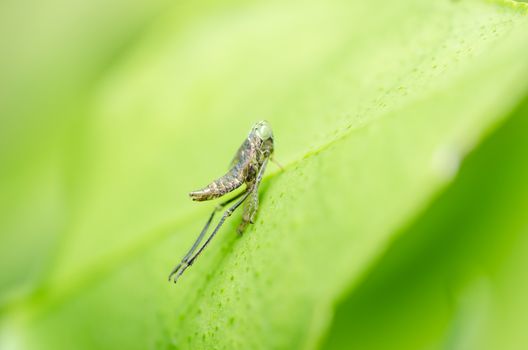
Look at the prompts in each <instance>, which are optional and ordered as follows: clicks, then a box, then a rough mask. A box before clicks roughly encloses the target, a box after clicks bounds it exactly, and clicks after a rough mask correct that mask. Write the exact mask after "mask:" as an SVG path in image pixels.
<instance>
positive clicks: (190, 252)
mask: <svg viewBox="0 0 528 350" xmlns="http://www.w3.org/2000/svg"><path fill="white" fill-rule="evenodd" d="M246 191H247V190H246ZM246 191H244V192H240V193H239V194H237V195H236V196H234V197H233V198H230V199H228V200H227V201H225V202H223V203H220V204H218V205H217V206H216V207H215V208H214V210H213V212H212V213H211V215H210V216H209V219H208V220H207V222H206V223H205V226H204V227H203V229H202V232H200V234H199V235H198V238H196V241H195V242H194V243H193V245H192V247H191V249H189V251H188V252H187V254H185V256H184V257H183V259H182V260H181V262H180V263H179V264H178V265H176V266H175V267H174V269H172V271H171V273H170V274H169V281H170V280H171V277H172V276H173V275H174V274H175V273H176V272H178V270H179V269H180V268H181V267H182V266H183V265H185V264H187V263H188V262H189V258H190V257H191V255H192V254H193V253H194V251H195V250H196V248H197V247H198V245H199V244H200V242H201V241H202V239H203V238H204V236H205V233H206V232H207V229H208V228H209V225H211V222H212V221H213V218H214V216H215V214H216V213H217V212H218V211H220V210H222V208H224V207H225V206H226V205H228V204H229V203H231V202H233V201H235V200H237V199H238V198H240V197H241V196H242V195H244V194H245V193H246Z"/></svg>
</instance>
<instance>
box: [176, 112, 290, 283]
mask: <svg viewBox="0 0 528 350" xmlns="http://www.w3.org/2000/svg"><path fill="white" fill-rule="evenodd" d="M273 147H274V146H273V132H272V130H271V126H270V125H269V123H268V122H267V121H260V122H258V123H256V124H255V126H253V128H252V129H251V131H250V132H249V135H248V137H247V138H246V139H245V140H244V142H243V143H242V145H241V146H240V147H239V149H238V151H237V152H236V154H235V157H234V158H233V160H232V161H231V167H230V169H229V171H228V172H227V173H226V174H225V175H224V176H222V177H220V178H218V179H216V180H214V181H213V182H211V183H210V184H209V185H207V186H206V187H204V188H202V189H200V190H197V191H193V192H191V193H189V196H190V197H191V198H192V199H193V200H194V201H207V200H211V199H215V198H219V197H222V196H224V195H225V194H227V193H230V192H233V191H234V190H236V189H237V188H239V187H240V186H242V185H245V189H244V190H243V191H242V192H240V193H239V194H237V195H236V196H234V197H233V198H230V199H228V200H227V201H225V202H223V203H221V204H219V205H217V206H216V207H215V209H214V210H213V212H212V213H211V215H210V216H209V219H208V220H207V222H206V223H205V226H204V227H203V229H202V231H201V232H200V234H199V235H198V237H197V238H196V241H195V242H194V243H193V245H192V246H191V248H190V249H189V251H188V252H187V254H185V256H184V257H183V259H182V260H181V262H180V263H179V264H178V265H176V267H174V269H173V270H172V271H171V273H170V274H169V281H171V280H173V281H174V283H176V281H177V280H178V278H179V277H180V276H181V275H182V274H183V273H184V272H185V270H186V269H187V268H188V267H189V266H191V265H192V264H193V263H194V261H195V260H196V258H197V257H198V256H199V255H200V254H201V253H202V251H203V250H204V249H205V247H207V245H208V244H209V242H210V241H211V240H212V239H213V237H214V236H215V235H216V233H217V232H218V230H219V229H220V227H222V225H223V223H224V222H225V220H226V219H227V218H228V217H229V216H231V214H233V212H234V211H235V210H236V209H237V208H238V207H239V206H240V205H241V204H242V203H244V202H245V204H244V213H243V214H242V222H241V223H240V224H239V226H238V228H237V232H238V233H239V234H242V233H243V232H244V230H245V229H246V227H247V225H248V224H253V223H254V219H255V216H256V213H257V210H258V205H259V199H258V189H259V185H260V182H261V181H262V177H263V175H264V171H265V170H266V165H267V164H268V161H269V160H271V161H273V159H272V156H273V150H274V149H273ZM276 164H277V165H278V166H279V167H280V168H281V169H282V166H280V164H278V163H276ZM233 202H235V203H234V204H233V205H232V206H231V207H229V208H228V209H227V210H226V211H225V212H224V214H223V215H222V217H221V218H220V220H219V221H218V223H217V224H216V226H215V228H214V230H213V232H212V233H211V234H210V235H209V237H207V239H206V240H205V242H204V243H203V244H202V245H201V246H200V244H201V243H202V241H203V239H204V237H205V235H206V233H207V231H208V229H209V226H210V225H211V222H212V221H213V218H214V216H215V214H216V213H217V212H219V211H221V210H223V209H224V208H225V207H226V206H228V205H229V204H231V203H233ZM198 247H199V248H198Z"/></svg>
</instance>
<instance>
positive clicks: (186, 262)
mask: <svg viewBox="0 0 528 350" xmlns="http://www.w3.org/2000/svg"><path fill="white" fill-rule="evenodd" d="M251 190H252V188H251V189H248V190H247V191H246V192H242V196H241V197H242V198H240V200H239V201H238V202H236V203H235V204H234V205H233V206H232V207H230V208H229V209H227V210H226V211H225V212H224V215H222V217H221V218H220V221H218V224H216V227H215V228H214V230H213V232H212V233H211V235H209V237H208V238H207V240H206V241H205V243H204V244H203V245H202V246H201V247H200V249H199V250H198V252H196V254H194V255H193V257H192V258H190V259H186V260H183V261H182V262H181V263H180V265H179V266H178V267H177V268H176V269H175V271H174V273H175V274H176V277H174V283H176V281H177V280H178V278H179V277H180V276H181V275H182V274H183V273H184V272H185V270H186V269H187V268H188V267H189V266H191V265H192V264H193V263H194V260H196V258H197V257H198V255H200V253H201V252H202V251H203V250H204V249H205V247H207V245H208V244H209V242H210V241H211V240H212V239H213V237H214V236H215V235H216V233H217V232H218V230H219V229H220V227H222V225H223V224H224V221H225V220H226V219H227V218H228V217H229V216H231V214H233V212H234V211H235V210H236V209H237V208H238V207H239V206H240V204H242V203H243V202H244V201H245V200H246V198H247V197H248V196H249V195H250V194H251ZM174 273H173V274H174ZM171 276H172V274H171Z"/></svg>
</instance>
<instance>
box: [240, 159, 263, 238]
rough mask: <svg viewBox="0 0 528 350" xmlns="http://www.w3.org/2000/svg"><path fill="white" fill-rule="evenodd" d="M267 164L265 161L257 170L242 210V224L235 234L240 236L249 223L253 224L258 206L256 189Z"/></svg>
mask: <svg viewBox="0 0 528 350" xmlns="http://www.w3.org/2000/svg"><path fill="white" fill-rule="evenodd" d="M267 164H268V160H267V159H266V160H265V161H264V162H263V163H262V165H261V167H260V169H259V172H258V175H257V179H256V181H255V184H254V185H253V186H252V189H251V198H249V202H248V203H246V208H244V215H243V216H242V222H241V223H240V225H238V228H237V232H238V233H239V234H242V233H243V232H244V230H245V229H246V227H247V225H248V224H249V223H252V224H253V223H254V220H255V215H256V214H257V210H258V205H259V197H258V189H259V186H260V182H261V181H262V177H263V176H264V171H266V165H267Z"/></svg>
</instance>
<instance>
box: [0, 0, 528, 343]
mask: <svg viewBox="0 0 528 350" xmlns="http://www.w3.org/2000/svg"><path fill="white" fill-rule="evenodd" d="M155 6H159V8H164V7H163V6H162V5H155ZM193 6H194V5H192V6H191V5H189V9H187V12H185V13H188V16H187V17H186V16H183V15H181V11H182V9H181V6H180V5H174V7H173V8H170V9H166V10H165V11H164V14H163V15H162V16H161V17H160V18H156V21H155V22H154V24H153V25H152V26H151V27H149V29H148V30H147V31H146V32H145V33H143V34H142V35H140V36H138V38H136V40H134V41H132V43H131V44H129V47H128V48H127V49H126V50H125V51H124V52H122V53H121V55H120V56H119V57H118V58H117V59H116V60H114V61H110V59H109V58H107V59H106V60H103V61H104V63H102V64H101V69H100V71H99V70H90V69H88V68H87V67H86V64H85V61H84V59H80V58H77V59H76V60H73V63H72V64H76V66H75V67H77V68H78V73H79V76H82V73H83V72H85V71H88V72H90V73H91V75H92V76H98V79H94V81H92V82H91V83H86V84H80V83H79V85H78V86H76V87H75V89H74V91H75V93H76V94H78V95H76V96H79V97H77V98H76V99H74V100H73V101H68V103H63V104H62V106H63V110H62V113H64V114H63V115H64V116H70V117H72V118H73V117H75V120H74V121H73V122H63V124H64V125H63V126H62V128H61V130H59V131H57V133H58V134H59V137H58V140H56V138H53V140H52V139H51V138H50V139H49V140H48V147H46V148H43V149H41V148H39V147H37V146H36V145H37V143H35V144H33V143H31V142H30V141H28V144H29V145H30V146H31V147H30V146H28V149H29V151H27V153H28V154H30V155H31V158H30V159H41V163H40V164H41V165H42V167H38V166H37V165H27V167H26V168H24V169H25V170H24V171H20V172H19V170H18V168H16V167H14V166H13V168H12V169H11V174H12V175H11V177H12V178H19V177H18V176H17V175H19V174H20V173H22V174H28V173H29V174H32V176H31V177H28V179H26V178H24V177H20V180H19V182H17V183H15V187H14V188H15V189H14V190H13V193H16V189H18V190H21V189H27V188H29V189H27V192H26V193H27V195H26V197H27V198H28V201H29V202H30V203H35V207H36V208H44V209H45V210H44V209H39V210H37V212H36V213H35V214H32V211H31V210H29V208H30V207H29V206H26V205H21V207H22V209H23V210H21V211H20V212H21V213H23V214H25V215H18V216H11V217H10V220H11V221H9V224H7V223H8V220H7V218H8V217H7V215H6V216H5V218H4V217H2V218H1V219H0V222H1V223H2V225H1V227H7V228H9V227H15V228H17V229H16V230H12V231H9V230H6V232H8V233H7V234H6V235H4V234H3V235H2V236H0V242H1V245H2V247H3V248H2V249H3V250H5V251H6V252H10V253H11V254H9V255H6V257H3V258H2V259H3V260H5V261H6V262H7V263H10V264H11V265H12V266H15V268H14V271H13V274H12V275H11V277H9V278H6V279H4V278H2V279H1V280H2V286H5V287H3V289H4V290H0V297H2V298H3V300H4V301H3V313H2V317H3V322H2V323H0V325H2V329H1V330H0V345H2V344H5V343H8V344H16V345H20V346H22V347H24V346H25V347H28V348H42V349H56V348H75V349H83V348H86V349H93V348H108V349H113V348H127V349H132V348H138V349H143V348H146V347H160V348H171V347H174V348H190V349H211V348H219V349H237V348H242V349H254V348H257V349H258V348H262V349H270V348H272V349H282V348H285V349H291V348H313V347H316V346H317V345H318V344H322V339H323V335H324V334H325V331H326V330H328V329H329V327H330V324H331V320H332V314H333V310H334V305H335V304H336V303H337V302H338V300H341V299H343V298H345V299H346V296H347V295H348V294H349V293H351V294H350V298H351V299H354V298H355V295H356V294H354V291H355V288H356V287H357V286H358V285H359V287H360V288H369V286H368V284H367V283H366V282H363V283H361V284H359V282H360V281H362V280H361V277H362V276H363V275H365V274H368V272H369V271H376V269H375V268H373V267H372V266H373V265H375V264H376V262H378V261H379V264H380V265H379V266H380V269H383V266H385V265H384V260H383V259H381V260H378V258H379V257H380V255H382V254H383V252H384V251H385V250H386V249H387V248H388V247H390V246H391V244H392V242H393V241H394V240H395V239H397V237H402V239H405V238H406V237H414V236H416V235H418V234H416V233H413V231H412V230H413V229H412V228H411V229H409V231H410V232H407V231H406V230H403V229H402V228H404V227H406V225H409V224H410V223H411V222H415V223H416V222H417V221H416V220H420V219H418V217H420V216H421V215H423V217H424V219H423V220H426V221H427V222H429V220H432V219H429V218H428V215H429V214H427V212H428V211H429V210H430V211H431V213H432V214H430V215H435V214H434V213H435V212H436V210H435V208H434V204H433V206H432V207H429V205H430V203H431V202H433V201H435V198H437V196H439V195H440V193H442V191H446V194H445V195H446V196H447V197H450V195H449V194H448V193H447V192H449V191H450V186H452V187H451V188H456V186H462V185H459V183H460V182H463V180H458V177H456V175H457V173H458V167H459V164H460V163H461V162H463V161H464V158H465V156H466V154H468V152H470V151H472V150H473V149H475V148H478V146H479V145H480V143H481V140H483V139H484V138H485V137H486V136H487V135H490V134H493V132H494V131H495V129H496V128H497V126H498V125H500V124H501V122H502V121H503V120H505V119H507V117H508V116H509V115H510V112H511V111H512V109H514V107H515V106H516V105H517V104H518V103H519V101H521V99H523V97H524V96H525V95H526V92H527V91H528V82H527V81H526V79H525V78H524V77H526V75H527V74H528V60H527V58H528V46H526V45H525V43H526V40H527V34H526V33H527V32H528V31H527V29H528V20H527V17H526V13H527V11H528V10H527V8H526V6H525V5H520V4H516V3H513V2H496V3H483V2H478V1H461V2H447V1H445V2H423V1H411V0H408V1H405V2H401V1H400V2H394V3H392V2H389V3H383V6H373V5H372V4H367V3H359V2H358V3H352V4H351V3H350V2H349V1H330V2H327V1H310V2H305V3H304V2H303V3H302V4H301V3H298V2H295V1H280V2H279V1H272V2H255V3H252V4H245V3H244V4H238V3H237V2H233V3H227V4H225V5H222V6H219V5H215V6H218V7H209V6H205V7H204V8H203V9H202V8H201V7H199V5H196V8H193ZM116 18H117V16H116ZM148 18H149V17H148V16H147V15H145V17H144V20H145V21H147V19H148ZM72 26H73V24H72ZM79 26H80V27H79V28H81V27H84V26H85V24H83V23H81V24H79ZM95 38H96V42H97V40H100V38H99V37H98V36H95ZM119 41H120V40H117V39H115V40H111V39H109V42H112V43H114V46H112V45H110V44H109V46H110V47H113V48H114V49H113V50H115V47H117V44H116V43H117V42H119ZM109 62H112V64H110V63H109ZM102 67H104V68H105V69H104V70H103V68H102ZM93 71H97V72H99V73H97V74H96V73H94V72H93ZM62 80H63V81H68V80H67V79H66V78H65V77H63V78H62ZM64 91H66V89H65V90H64ZM35 96H40V93H39V92H38V91H37V92H35ZM59 96H68V94H66V92H63V94H62V95H61V94H59ZM35 98H36V97H35ZM52 110H53V109H50V110H49V111H52ZM42 118H43V120H44V122H45V123H49V124H47V125H48V127H49V128H51V125H53V122H54V121H55V118H48V117H47V116H46V114H44V116H43V117H42ZM59 119H61V118H59ZM259 119H267V120H269V121H270V123H271V125H272V126H273V128H274V134H275V138H276V158H277V159H278V160H279V161H280V162H281V163H283V164H284V165H285V170H284V171H283V172H281V171H279V170H272V171H269V172H268V173H269V175H268V177H267V178H266V179H265V183H264V185H263V188H262V191H261V207H260V212H259V216H258V220H257V222H256V224H255V225H254V226H252V227H251V228H250V229H249V230H248V231H247V232H246V234H245V235H244V236H243V237H237V236H236V235H235V234H234V232H235V227H236V225H237V222H238V220H239V219H240V216H239V215H234V216H233V217H232V218H231V220H230V222H229V223H228V225H226V226H225V227H224V228H223V229H222V231H221V232H220V234H219V235H218V236H217V237H216V238H215V240H214V241H213V242H212V244H211V245H210V246H209V247H208V249H207V250H206V251H205V252H204V254H203V255H202V256H200V258H199V259H198V260H197V262H196V263H195V264H194V265H193V266H192V267H191V268H189V269H188V271H187V272H186V273H185V275H184V276H183V277H182V278H181V279H180V280H179V282H178V284H177V285H175V286H174V285H171V284H169V283H167V281H166V277H167V275H168V272H169V271H170V269H171V268H172V266H173V265H174V264H175V263H176V262H177V261H178V259H179V258H181V256H182V255H183V254H184V253H185V251H186V249H187V248H188V246H190V244H191V243H192V241H193V240H194V238H195V236H196V234H197V233H198V232H199V230H200V228H201V226H202V225H203V221H204V220H205V219H206V216H207V215H208V213H209V211H210V210H211V209H212V208H213V206H214V204H213V203H211V204H204V203H200V204H197V203H192V202H191V201H190V200H189V199H188V198H187V193H188V192H189V191H190V190H193V189H195V188H198V187H200V186H202V185H204V184H206V183H207V182H209V181H210V180H212V179H213V178H214V177H215V176H218V175H221V174H222V172H223V170H225V168H226V166H227V165H228V162H229V161H230V159H231V157H232V155H233V153H234V151H235V150H236V148H237V147H238V145H239V144H240V143H241V142H242V140H243V138H244V137H245V134H246V133H247V132H248V130H249V128H250V127H251V125H252V123H253V122H255V121H256V120H259ZM61 120H62V119H61ZM523 125H524V124H523ZM501 132H502V129H501ZM506 138H507V136H506ZM21 142H22V141H21ZM511 147H515V145H506V146H504V147H503V148H498V149H501V151H502V150H503V149H504V152H506V153H507V152H508V151H506V150H510V148H511ZM483 152H486V151H483ZM519 152H520V149H519ZM13 154H14V155H16V153H13ZM20 154H23V153H20ZM485 154H487V153H485ZM519 154H520V153H519ZM8 156H9V157H11V158H16V157H15V156H13V155H10V154H8V155H7V156H6V159H7V158H9V157H8ZM519 157H520V156H515V155H512V157H511V158H509V161H512V160H513V161H515V160H517V159H518V158H519ZM11 158H9V159H11ZM468 163H469V162H468ZM468 167H470V165H468ZM270 168H271V166H270ZM42 169H49V172H47V173H46V172H45V171H41V170H42ZM479 169H485V168H484V167H480V168H479ZM31 170H38V171H34V172H32V171H31ZM46 174H47V175H46ZM50 174H51V175H50ZM460 176H462V173H461V174H460ZM473 176H474V177H475V175H473ZM454 178H456V179H457V180H455V182H454V183H453V182H452V181H453V179H454ZM482 183H485V180H482ZM27 184H32V185H33V186H34V188H35V189H36V190H35V191H37V192H33V191H31V190H30V189H31V188H33V187H28V186H27ZM464 188H465V185H464ZM453 191H454V190H453ZM472 191H473V192H474V191H475V190H473V189H470V190H468V193H467V194H466V193H463V197H464V199H465V200H466V201H469V202H470V200H471V197H468V195H469V194H471V193H473V192H472ZM13 197H16V195H13ZM456 198H457V197H454V199H449V200H448V201H449V203H450V205H452V206H453V207H454V208H449V210H450V211H454V212H457V211H458V209H457V207H458V206H459V205H461V204H459V203H458V200H457V199H456ZM441 201H442V199H440V200H439V202H441ZM490 201H491V199H490ZM5 203H6V206H7V205H8V204H9V202H8V201H5ZM22 203H24V202H22ZM428 208H429V209H428ZM512 208H513V207H512ZM46 210H50V211H51V212H52V213H53V215H51V216H50V215H47V212H46ZM424 212H425V214H424ZM32 215H35V218H36V221H35V223H40V222H42V221H44V222H45V221H46V220H49V224H48V226H46V227H47V228H46V229H43V230H42V231H40V232H38V231H37V230H38V228H37V227H35V225H28V226H24V223H26V222H28V221H31V218H32ZM39 215H40V216H39ZM443 215H444V214H443ZM445 215H446V217H449V215H450V212H449V213H445ZM467 215H476V214H475V213H474V212H472V211H471V212H468V214H467ZM435 220H436V219H435ZM439 221H441V220H439ZM473 221H475V222H477V221H478V218H477V217H476V216H475V217H474V218H473ZM12 222H14V223H12ZM434 222H435V223H436V222H437V221H434ZM417 225H418V224H417ZM412 227H414V226H412ZM431 227H433V228H436V226H435V225H433V226H431ZM495 227H497V228H490V230H492V231H493V233H494V234H496V233H497V232H498V231H499V230H500V229H501V227H502V226H500V225H499V224H497V226H495ZM453 230H456V228H453ZM35 231H37V232H38V233H39V235H37V234H36V232H35ZM431 231H432V229H431ZM13 232H17V234H16V235H15V234H14V233H13ZM455 233H456V232H455ZM441 234H442V232H439V233H437V235H439V236H441ZM422 235H423V234H422ZM13 237H27V240H23V239H20V240H18V239H14V238H13ZM31 237H38V238H39V240H42V241H44V242H51V243H49V244H46V245H43V244H38V243H37V242H36V241H34V239H33V238H31ZM449 237H452V235H448V236H447V238H446V241H447V240H449ZM48 238H49V240H47V239H48ZM408 239H410V240H412V242H417V245H419V243H420V242H421V238H420V237H418V238H416V239H414V238H408ZM26 247H27V248H28V249H27V250H26V249H24V248H26ZM433 248H434V247H433ZM394 249H395V250H397V251H399V248H398V247H397V246H395V247H394ZM431 249H432V248H431ZM439 249H441V250H438V252H445V250H446V249H447V248H439ZM19 251H20V252H22V253H21V255H20V256H22V257H32V256H34V255H35V254H36V256H37V257H38V258H39V259H40V260H39V261H40V262H41V263H40V264H39V267H40V265H43V266H44V267H42V268H38V269H35V268H34V267H32V266H31V264H30V263H21V262H20V261H21V260H24V259H20V257H19V256H18V255H17V254H16V253H17V252H19ZM506 251H508V250H507V249H506ZM24 252H25V253H24ZM28 252H29V253H28ZM33 252H36V253H33ZM409 256H410V259H412V258H414V257H416V254H415V252H414V251H413V252H411V253H409ZM46 257H47V258H46ZM416 259H417V260H416V261H417V263H418V264H420V263H422V259H420V256H418V257H416ZM26 260H31V258H30V259H26ZM427 261H428V260H427V259H426V258H423V262H424V263H425V264H427ZM453 266H454V265H453ZM28 270H29V271H32V277H31V278H23V279H19V277H18V276H19V274H20V272H25V271H28ZM15 272H16V273H15ZM398 273H400V272H399V271H396V272H395V273H394V274H392V273H391V274H390V276H389V277H390V278H392V277H393V276H399V275H398ZM417 275H418V273H416V272H415V273H414V274H413V276H417ZM389 277H387V280H388V281H389V282H390V279H389ZM6 281H7V282H6ZM28 281H29V282H28ZM409 283H411V282H409ZM364 285H367V287H363V286H364ZM23 287H24V288H23ZM398 287H400V288H401V290H402V292H401V293H402V294H403V293H405V290H406V289H405V287H406V286H405V285H404V284H402V285H398ZM370 288H372V287H370ZM19 290H22V292H20V291H19ZM368 290H370V289H368ZM359 291H361V289H359ZM371 293H372V295H376V294H375V291H373V292H368V294H369V295H371ZM0 300H1V299H0ZM346 300H348V299H346ZM368 302H372V301H371V300H367V301H366V303H365V305H369V304H368ZM362 305H363V304H362ZM409 305H411V307H412V308H413V309H418V308H419V307H420V305H414V304H412V303H411V302H409ZM437 305H439V304H438V303H435V302H434V301H431V304H430V305H429V304H427V305H426V306H423V307H428V306H431V307H435V306H437ZM345 309H346V306H343V307H339V308H338V314H337V315H338V317H337V318H336V321H335V322H336V323H335V324H334V327H335V328H330V332H329V334H330V338H328V339H329V344H330V345H331V344H332V342H334V344H338V343H339V342H340V341H341V340H338V341H334V340H332V339H343V338H344V341H345V342H348V341H350V339H351V338H352V337H353V336H354V339H357V342H358V343H359V344H361V339H360V337H359V336H356V335H353V334H345V335H344V336H343V334H341V333H339V332H340V331H339V330H340V328H339V327H340V324H345V328H346V325H348V324H357V323H349V321H348V317H350V315H348V314H347V313H345V315H344V316H342V315H341V313H340V312H341V310H345ZM430 317H431V318H430V319H431V320H432V321H430V322H431V324H433V323H434V321H435V320H436V319H435V318H434V315H431V316H430ZM452 319H455V317H452V318H449V319H448V320H447V321H444V323H443V325H445V324H446V323H448V322H449V320H452ZM342 320H344V321H342ZM352 321H354V322H356V320H354V319H352ZM352 321H350V322H352ZM341 322H342V323H341ZM395 322H398V321H397V320H396V321H395ZM440 323H441V322H440ZM435 325H436V324H435ZM384 326H386V327H389V326H390V324H388V323H386V324H385V325H384ZM400 326H401V327H402V328H404V327H405V325H404V324H401V325H400ZM372 327H373V328H372V331H373V330H374V329H376V325H372ZM409 327H410V326H409ZM424 327H425V325H424ZM410 329H411V328H406V330H407V333H406V334H407V338H406V340H408V341H411V340H412V339H413V338H412V337H413V335H412V334H411V332H409V330H410ZM438 329H439V328H435V332H433V333H434V334H433V335H431V336H430V337H429V338H428V337H426V336H425V335H424V338H427V340H431V339H434V340H438V339H439V336H438V334H439V332H440V330H438ZM336 334H337V335H336ZM482 339H485V338H482ZM497 339H500V337H497ZM480 341H482V340H480ZM401 344H408V343H405V342H403V341H402V343H401ZM445 344H450V343H449V342H448V341H446V343H445ZM476 344H478V342H477V343H476Z"/></svg>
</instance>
